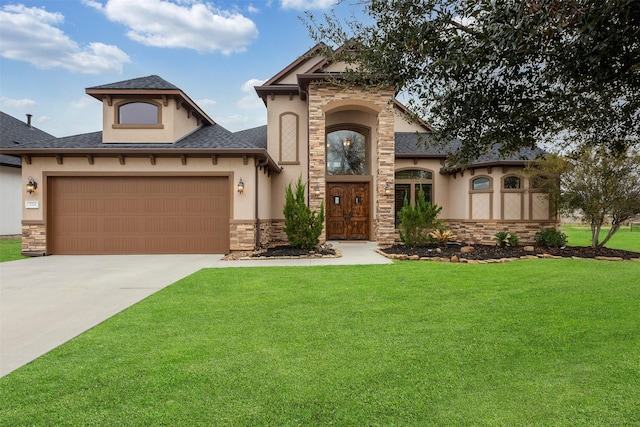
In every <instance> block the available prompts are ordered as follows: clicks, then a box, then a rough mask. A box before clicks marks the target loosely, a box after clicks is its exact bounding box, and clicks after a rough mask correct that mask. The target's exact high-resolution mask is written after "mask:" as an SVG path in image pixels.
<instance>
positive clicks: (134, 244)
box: [49, 177, 229, 254]
mask: <svg viewBox="0 0 640 427" xmlns="http://www.w3.org/2000/svg"><path fill="white" fill-rule="evenodd" d="M228 192H229V186H228V178H226V177H53V178H51V180H50V196H49V199H50V202H49V203H50V204H49V212H50V215H49V224H50V226H49V248H50V252H51V253H57V254H100V253H104V254H127V253H131V254H133V253H226V252H228V249H229V196H228Z"/></svg>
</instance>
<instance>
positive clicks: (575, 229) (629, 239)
mask: <svg viewBox="0 0 640 427" xmlns="http://www.w3.org/2000/svg"><path fill="white" fill-rule="evenodd" d="M562 232H563V233H565V234H566V235H567V237H568V238H569V241H568V244H569V245H570V246H591V228H590V227H589V226H586V225H563V226H562ZM608 232H609V229H608V228H607V229H603V230H600V240H602V239H604V238H605V236H606V235H607V233H608ZM605 247H607V248H611V249H622V250H625V251H632V252H640V231H638V230H637V228H636V229H635V230H634V231H633V232H632V231H631V228H630V227H629V226H628V225H627V226H623V227H622V228H621V229H620V230H618V231H617V232H616V234H614V235H613V237H612V238H611V239H610V240H609V241H608V242H607V244H606V245H605Z"/></svg>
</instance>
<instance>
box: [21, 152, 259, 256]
mask: <svg viewBox="0 0 640 427" xmlns="http://www.w3.org/2000/svg"><path fill="white" fill-rule="evenodd" d="M155 162H156V164H155V165H153V164H151V161H150V160H149V159H148V158H141V157H126V158H125V164H124V165H122V164H120V162H119V159H118V158H114V157H96V158H94V164H93V165H91V164H89V162H88V160H87V159H86V158H84V157H64V158H63V163H62V164H58V163H57V161H56V159H55V158H53V157H33V158H32V163H31V164H30V165H29V164H26V163H25V164H24V165H23V168H22V176H23V180H25V179H26V177H29V176H32V177H33V178H34V179H35V180H36V181H37V182H38V189H37V190H36V191H35V192H34V193H33V194H26V193H25V196H24V197H25V199H24V200H25V201H33V202H37V203H38V208H35V209H27V208H26V207H25V206H23V207H22V218H23V221H22V235H23V251H24V252H28V253H40V252H44V250H45V248H44V247H43V245H44V244H45V242H46V223H47V177H49V176H82V175H85V176H86V175H94V176H95V175H105V176H106V175H154V174H155V175H162V176H167V175H171V174H175V175H196V176H197V175H224V176H228V177H229V185H230V188H229V197H231V198H232V202H231V203H230V206H231V212H230V215H229V216H230V218H231V221H230V222H231V224H230V225H229V227H230V228H229V229H230V232H231V236H232V239H231V246H230V248H231V250H246V249H247V248H249V246H250V249H252V248H253V246H254V243H255V206H256V194H257V192H256V191H257V189H256V186H255V179H254V177H255V176H256V175H255V173H256V172H255V170H256V168H255V164H254V160H253V159H249V161H248V162H247V164H246V165H245V164H244V163H243V160H242V159H238V158H218V160H217V164H216V165H213V164H212V161H211V159H210V158H187V164H186V165H183V164H182V162H181V159H180V158H177V157H175V158H174V157H170V158H165V157H158V158H156V159H155ZM263 175H264V176H266V174H263V172H262V171H258V178H259V179H260V180H261V181H260V182H261V183H262V187H261V188H260V189H258V191H260V192H261V193H262V190H263V189H264V188H268V185H267V184H266V182H268V178H266V180H265V178H263V177H262V176H263ZM241 177H242V178H243V181H244V182H245V189H244V192H243V193H242V194H239V193H238V192H237V190H236V185H237V183H238V181H239V179H240V178H241ZM268 195H269V192H268V191H267V192H266V193H265V196H267V197H268ZM267 200H269V199H268V198H265V199H263V200H259V202H260V201H262V203H265V201H267ZM266 210H268V209H267V208H265V211H266ZM234 233H235V234H234Z"/></svg>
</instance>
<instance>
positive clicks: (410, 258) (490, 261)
mask: <svg viewBox="0 0 640 427" xmlns="http://www.w3.org/2000/svg"><path fill="white" fill-rule="evenodd" d="M376 252H377V253H379V254H380V255H382V256H384V257H387V258H389V259H395V260H398V261H431V262H452V263H465V264H503V263H506V262H511V261H518V260H521V259H564V258H567V259H569V258H571V259H595V260H598V261H632V262H640V258H631V259H629V260H625V259H624V258H620V257H608V256H596V257H594V258H581V257H576V256H572V257H563V256H558V255H551V254H538V255H523V256H520V257H512V258H499V259H485V260H477V259H466V258H460V257H459V256H457V255H453V256H452V257H451V258H444V257H420V256H419V255H406V254H387V253H385V252H384V251H382V249H379V248H376Z"/></svg>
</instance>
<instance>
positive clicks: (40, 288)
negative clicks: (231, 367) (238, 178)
mask: <svg viewBox="0 0 640 427" xmlns="http://www.w3.org/2000/svg"><path fill="white" fill-rule="evenodd" d="M221 257H222V256H221V255H126V256H124V255H122V256H121V255H104V256H95V255H91V256H64V255H57V256H51V257H40V258H29V259H24V260H19V261H11V262H3V263H0V377H1V376H4V375H7V374H8V373H9V372H11V371H13V370H15V369H17V368H19V367H20V366H22V365H24V364H26V363H28V362H30V361H32V360H34V359H35V358H37V357H39V356H41V355H43V354H45V353H47V352H49V351H50V350H51V349H53V348H56V347H58V346H59V345H61V344H63V343H65V342H67V341H68V340H70V339H72V338H74V337H76V336H78V335H79V334H81V333H82V332H84V331H86V330H88V329H91V328H92V327H94V326H96V325H97V324H99V323H101V322H103V321H104V320H106V319H108V318H109V317H111V316H113V315H114V314H116V313H118V312H120V311H122V310H124V309H125V308H127V307H129V306H131V305H133V304H135V303H137V302H138V301H141V300H142V299H144V298H146V297H148V296H149V295H151V294H153V293H154V292H156V291H158V290H160V289H162V288H164V287H166V286H168V285H170V284H172V283H174V282H175V281H177V280H179V279H181V278H183V277H185V276H188V275H189V274H191V273H194V272H196V271H198V270H200V269H201V268H204V267H210V266H212V265H213V264H216V262H217V261H218V260H219V259H220V258H221Z"/></svg>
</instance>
